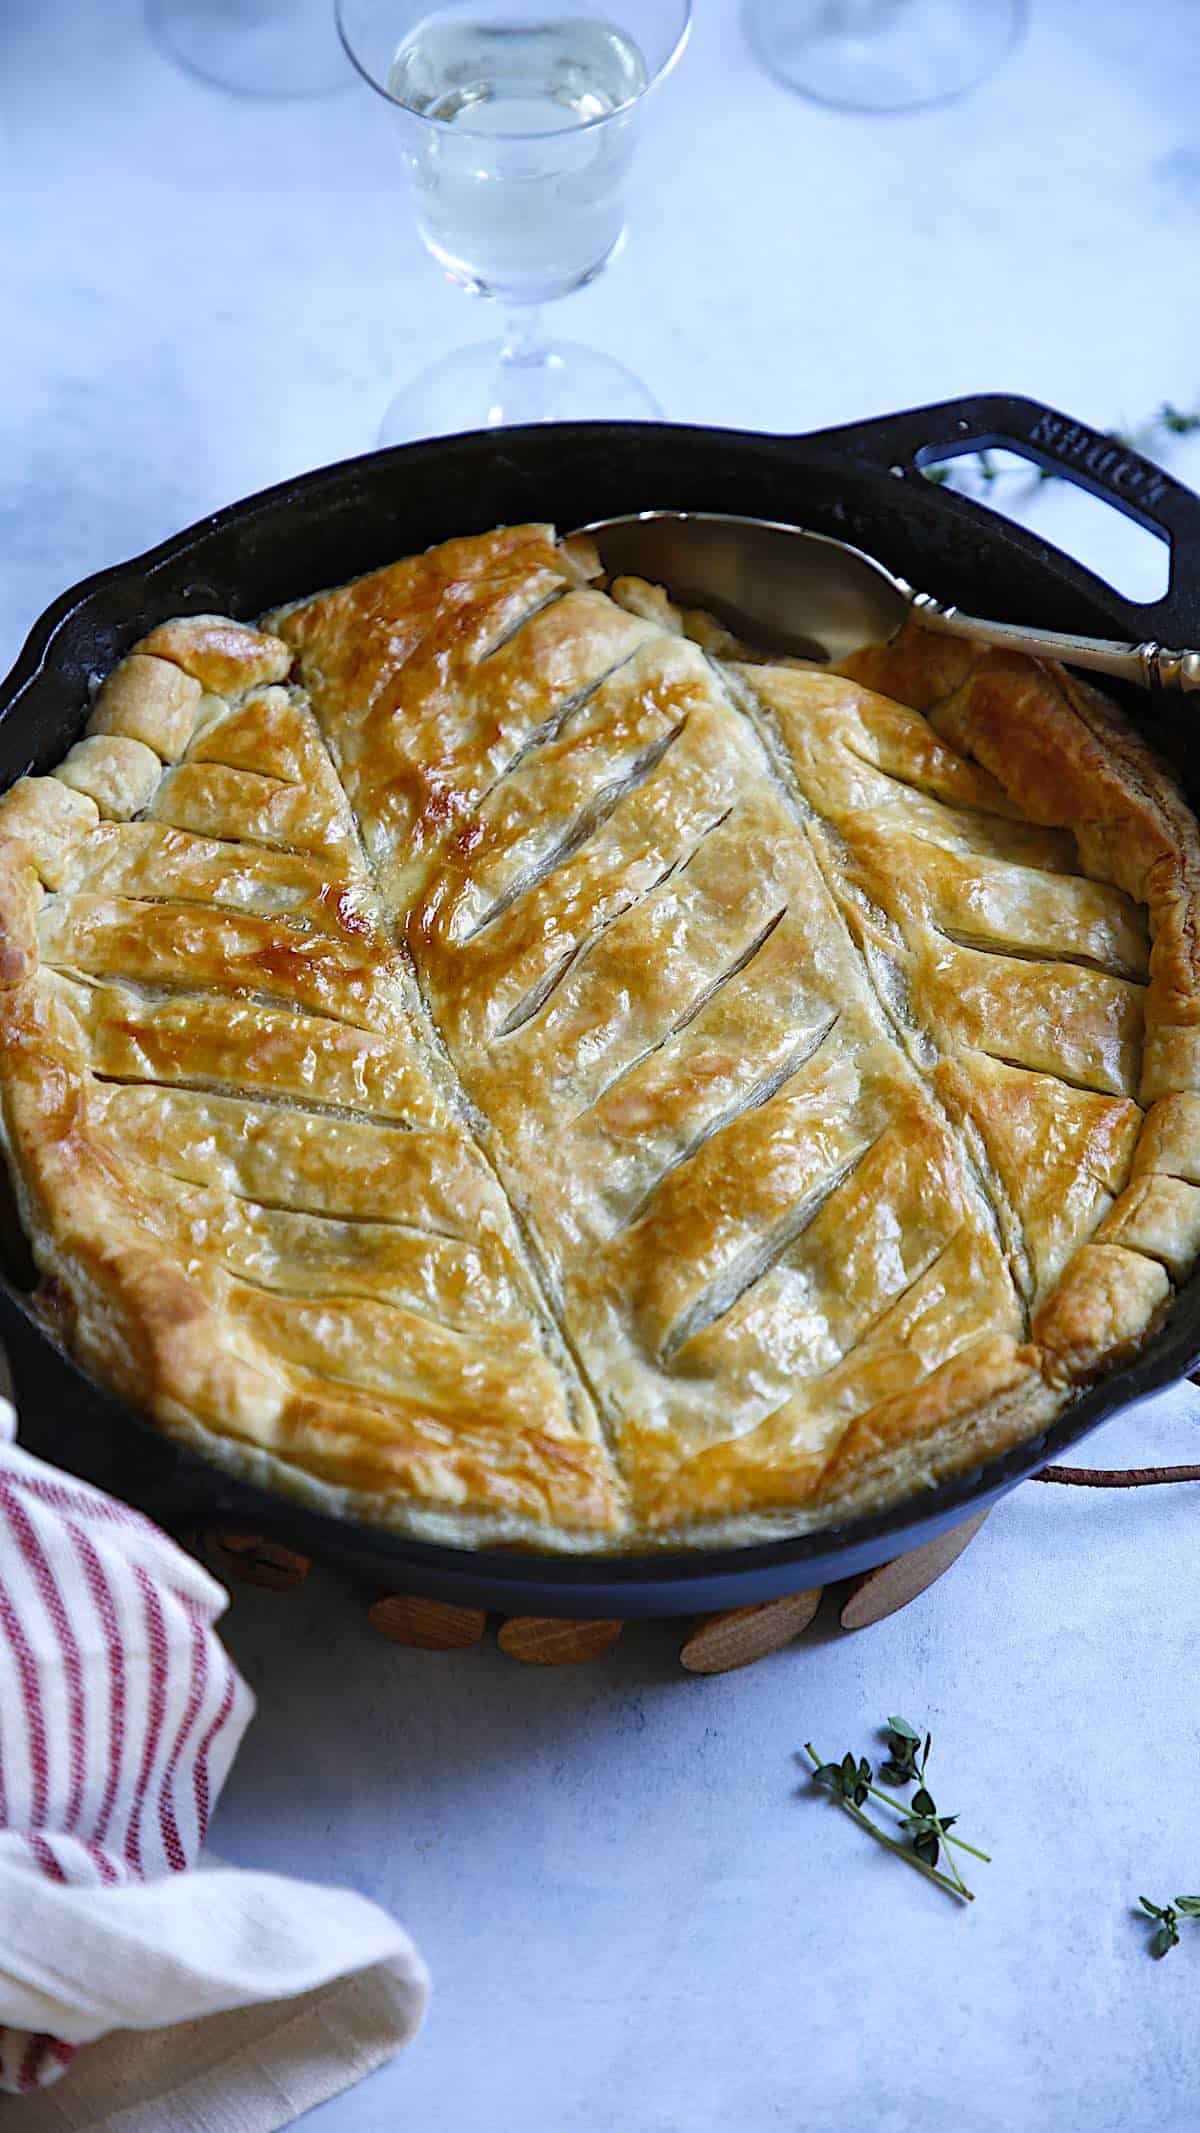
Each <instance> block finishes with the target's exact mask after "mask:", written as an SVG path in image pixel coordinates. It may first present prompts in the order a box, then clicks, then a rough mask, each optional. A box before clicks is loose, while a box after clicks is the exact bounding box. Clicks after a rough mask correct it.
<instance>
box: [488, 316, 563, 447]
mask: <svg viewBox="0 0 1200 2133" xmlns="http://www.w3.org/2000/svg"><path fill="white" fill-rule="evenodd" d="M503 318H504V323H503V326H502V328H501V333H500V346H499V348H498V349H497V352H496V358H497V359H496V376H495V382H494V386H493V391H492V405H491V408H490V410H489V414H488V420H489V424H496V423H510V422H544V421H545V420H546V417H547V415H548V414H549V412H550V410H549V407H548V404H547V399H548V387H549V382H550V370H549V357H550V344H549V342H548V341H547V339H546V329H545V326H544V324H543V320H542V311H541V306H540V305H539V304H506V305H505V306H504V314H503Z"/></svg>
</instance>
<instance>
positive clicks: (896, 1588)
mask: <svg viewBox="0 0 1200 2133" xmlns="http://www.w3.org/2000/svg"><path fill="white" fill-rule="evenodd" d="M990 1508H991V1507H990V1505H989V1509H990ZM987 1515H988V1514H987V1511H979V1512H977V1513H976V1515H975V1517H974V1518H965V1519H964V1520H963V1522H962V1524H961V1526H953V1527H951V1529H950V1531H949V1533H939V1535H938V1537H937V1539H936V1540H931V1541H926V1543H925V1545H924V1547H923V1548H914V1549H912V1551H911V1552H910V1553H909V1554H908V1555H898V1556H896V1557H895V1559H894V1560H893V1561H892V1562H890V1563H881V1564H880V1567H879V1569H878V1570H868V1571H867V1573H866V1575H865V1576H864V1577H861V1578H856V1580H855V1582H854V1584H853V1586H852V1587H851V1590H850V1593H849V1596H848V1597H847V1598H846V1599H845V1600H844V1601H843V1602H842V1609H841V1613H840V1614H839V1616H838V1620H839V1621H840V1623H841V1625H842V1628H843V1629H868V1628H869V1627H870V1625H871V1623H872V1622H882V1621H883V1619H884V1616H885V1615H894V1614H896V1613H897V1612H898V1610H899V1609H900V1608H901V1607H907V1606H908V1603H909V1601H910V1600H915V1599H916V1597H917V1595H918V1593H922V1592H924V1591H925V1590H926V1587H927V1586H929V1585H932V1584H934V1583H936V1581H937V1579H938V1578H940V1577H942V1576H943V1575H944V1573H945V1572H946V1571H947V1570H949V1568H950V1565H951V1564H952V1563H956V1562H957V1561H958V1558H959V1556H960V1555H961V1554H962V1552H963V1550H964V1548H966V1547H967V1546H968V1545H969V1543H970V1542H971V1541H973V1540H974V1538H975V1535H976V1534H977V1533H978V1531H979V1528H980V1527H981V1525H982V1524H983V1522H984V1519H985V1518H986V1517H987Z"/></svg>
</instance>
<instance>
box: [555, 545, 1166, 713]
mask: <svg viewBox="0 0 1200 2133" xmlns="http://www.w3.org/2000/svg"><path fill="white" fill-rule="evenodd" d="M582 536H586V537H587V538H588V539H590V540H591V541H593V542H594V543H595V546H596V549H597V552H598V553H599V556H600V560H601V562H602V563H603V565H604V568H605V570H606V571H607V572H608V574H609V576H610V577H639V578H647V579H649V580H650V581H651V582H652V583H653V584H656V585H662V586H664V587H665V589H666V590H667V592H669V594H670V596H671V598H672V599H673V600H674V601H675V602H676V603H677V604H678V605H680V606H682V607H702V608H705V609H706V610H707V611H708V613H710V614H712V615H714V616H715V617H716V619H717V620H718V621H719V622H723V623H724V624H725V625H726V627H727V628H728V629H731V630H732V631H733V632H734V634H735V636H738V637H740V638H742V639H743V640H744V641H745V642H746V643H748V644H752V645H754V646H755V648H756V649H758V650H761V651H764V652H774V653H777V654H790V655H791V656H793V657H798V658H801V659H812V660H816V661H818V662H819V663H820V664H822V665H826V664H833V663H836V662H837V661H838V660H840V659H844V658H846V657H847V656H848V655H849V653H851V652H853V651H857V650H858V648H859V647H860V646H861V645H864V644H873V643H878V642H879V641H880V640H882V639H886V638H889V637H893V636H895V634H896V631H897V630H898V629H899V628H900V627H901V625H902V623H903V622H905V621H906V620H907V618H908V617H909V616H910V615H915V616H916V617H917V618H918V620H919V621H920V622H922V623H923V624H924V626H925V627H926V628H927V629H935V630H944V631H946V632H947V633H948V634H949V635H951V636H955V637H966V638H969V639H970V640H972V641H973V642H974V643H976V644H986V645H990V646H993V647H995V648H996V649H998V650H1003V651H1010V652H1024V653H1026V654H1028V655H1029V656H1030V657H1032V658H1034V659H1059V660H1062V661H1064V662H1065V664H1066V665H1068V666H1074V667H1087V668H1090V669H1091V670H1092V671H1094V672H1096V673H1099V674H1111V675H1115V676H1116V677H1117V678H1118V679H1119V680H1121V681H1132V682H1135V683H1137V684H1139V685H1140V686H1141V687H1142V688H1147V689H1148V688H1163V689H1182V690H1188V689H1200V652H1195V651H1183V652H1171V651H1167V650H1165V649H1164V648H1163V646H1162V645H1159V644H1155V643H1153V642H1148V643H1145V644H1120V643H1115V642H1112V641H1111V640H1108V639H1105V638H1098V637H1072V636H1066V635H1062V634H1060V633H1059V632H1058V631H1056V630H1034V629H1019V628H1017V627H1015V626H1013V625H1012V624H1010V623H1007V622H985V621H981V620H980V619H979V618H978V617H977V616H974V615H963V614H960V613H959V610H958V609H957V608H956V607H951V606H945V605H943V604H942V603H941V602H940V601H938V600H935V599H934V598H933V597H932V596H931V595H930V594H929V593H920V592H917V591H915V590H914V588H913V587H912V586H911V585H908V584H906V583H905V581H904V579H903V578H900V577H897V576H896V575H895V573H894V572H893V571H890V570H888V569H887V568H886V567H885V565H884V564H882V563H880V562H877V561H876V559H875V558H874V556H869V555H864V553H863V551H862V549H861V548H852V547H851V546H850V544H849V542H847V541H835V540H833V539H832V538H831V537H830V536H829V535H828V534H824V533H806V532H805V531H804V529H803V528H802V527H800V526H787V525H783V524H781V523H779V522H778V521H776V520H773V519H760V518H738V517H735V516H733V515H732V514H730V513H727V512H721V511H637V512H634V513H632V514H631V515H630V516H629V517H627V518H607V519H597V520H595V521H594V522H593V523H592V524H591V525H590V526H580V527H579V528H577V533H576V536H574V537H582Z"/></svg>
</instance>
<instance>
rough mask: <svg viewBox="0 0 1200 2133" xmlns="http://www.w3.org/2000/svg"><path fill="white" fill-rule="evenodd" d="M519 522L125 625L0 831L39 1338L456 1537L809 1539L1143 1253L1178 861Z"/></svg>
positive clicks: (1196, 1134)
mask: <svg viewBox="0 0 1200 2133" xmlns="http://www.w3.org/2000/svg"><path fill="white" fill-rule="evenodd" d="M595 576H596V568H595V562H594V558H592V559H589V557H588V554H587V552H586V550H584V549H580V548H577V547H573V546H572V545H571V544H566V545H559V544H558V543H557V542H556V540H555V537H554V535H553V532H552V530H551V529H550V528H548V527H545V526H517V527H508V528H503V529H500V530H498V531H496V532H493V533H490V534H487V535H484V536H482V537H476V538H470V539H463V540H456V541H450V542H448V543H446V544H445V545H444V546H442V547H440V548H437V549H434V550H433V551H431V552H430V553H428V554H426V555H421V556H416V557H412V558H410V559H408V560H406V561H403V562H400V563H397V564H394V565H393V566H391V567H389V568H387V569H383V570H379V571H376V572H374V573H372V574H371V575H370V576H368V577H365V578H361V579H359V580H357V581H356V582H355V583H353V584H350V585H346V586H343V587H341V588H339V589H337V590H335V591H332V592H325V593H321V594H319V595H317V596H316V597H315V598H311V599H306V600H302V601H300V602H299V603H298V604H296V605H294V606H291V607H288V608H285V609H282V610H280V611H279V612H278V613H277V614H274V615H272V616H269V617H268V618H267V619H266V621H265V622H264V623H263V625H262V626H261V627H260V628H251V627H248V626H246V625H244V624H241V623H238V622H233V621H229V620H225V619H221V618H213V617H203V616H201V617H198V618H192V619H187V620H179V621H174V622H169V623H166V624H165V625H163V626H161V627H159V628H157V629H154V630H152V631H151V633H150V635H149V636H148V637H146V638H145V639H144V641H143V642H142V643H141V644H140V645H139V646H138V648H137V650H136V651H134V652H132V653H131V654H130V655H129V657H128V658H126V659H125V660H124V661H123V662H122V663H121V664H120V665H119V666H118V667H117V668H116V669H115V671H114V672H113V673H111V674H110V675H109V676H108V678H107V680H106V681H105V682H104V684H103V686H102V687H101V689H100V691H99V694H98V696H97V697H96V700H95V704H94V707H93V709H92V713H91V717H90V720H89V722H88V726H87V734H86V738H84V739H83V740H81V741H80V742H78V744H77V745H76V746H75V747H74V748H72V749H71V751H70V753H69V754H68V755H67V757H66V759H65V761H64V762H63V763H62V764H60V766H59V767H58V769H57V770H55V771H54V772H53V774H52V775H50V776H48V777H27V778H23V779H21V780H20V782H19V783H18V784H16V785H15V786H14V787H13V788H12V789H11V791H10V792H8V793H7V794H6V795H5V797H4V798H3V800H2V801H0V924H2V937H0V983H2V985H3V988H4V1006H3V1014H2V1021H0V1096H2V1104H3V1128H4V1139H5V1144H6V1147H7V1152H8V1158H9V1163H10V1166H11V1169H12V1172H13V1176H14V1179H15V1184H16V1190H17V1195H18V1200H19V1206H20V1210H21V1215H22V1219H23V1221H24V1224H25V1226H26V1229H27V1231H28V1235H29V1238H30V1240H31V1242H32V1247H33V1251H34V1254H35V1256H36V1259H37V1262H38V1266H39V1268H40V1271H41V1275H42V1290H41V1295H42V1300H43V1305H44V1309H45V1312H46V1314H47V1317H48V1319H49V1320H50V1322H51V1324H52V1326H53V1328H54V1329H55V1331H56V1332H57V1334H58V1336H59V1337H60V1338H61V1339H62V1340H63V1341H64V1342H65V1343H66V1344H67V1345H68V1346H69V1347H70V1348H71V1349H72V1350H73V1352H74V1353H75V1354H76V1355H77V1356H78V1357H79V1358H80V1359H81V1361H82V1362H83V1363H84V1364H86V1365H87V1366H88V1367H89V1368H90V1369H91V1370H92V1371H94V1372H95V1374H96V1375H97V1376H98V1377H99V1378H101V1379H103V1380H104V1381H106V1382H107V1383H108V1384H109V1385H111V1386H113V1387H115V1388H116V1389H117V1390H118V1391H119V1392H120V1393H121V1394H123V1395H124V1396H125V1397H126V1398H127V1399H128V1400H130V1401H131V1402H134V1403H136V1404H137V1405H138V1406H140V1407H142V1408H144V1409H146V1410H148V1411H149V1412H150V1413H151V1414H152V1415H153V1416H155V1417H156V1418H157V1420H158V1421H159V1422H160V1423H161V1424H162V1425H163V1427H165V1428H166V1429H167V1430H169V1431H171V1432H172V1433H173V1434H175V1435H176V1436H179V1437H182V1438H184V1439H186V1440H188V1441H189V1442H191V1443H192V1444H194V1445H197V1446H200V1447H202V1448H203V1450H204V1451H205V1452H206V1453H207V1454H208V1455H209V1456H210V1457H212V1458H213V1459H216V1460H218V1461H219V1462H221V1463H222V1464H223V1465H225V1466H226V1467H229V1468H232V1469H234V1470H236V1471H238V1472H240V1473H241V1474H243V1475H246V1476H248V1477H250V1478H252V1479H254V1480H257V1481H260V1482H266V1483H268V1484H270V1485H273V1486H277V1487H280V1488H284V1489H286V1490H288V1491H290V1492H292V1493H297V1494H302V1495H304V1496H306V1497H307V1498H308V1499H309V1500H310V1501H312V1502H315V1503H317V1504H319V1505H321V1506H324V1507H326V1508H332V1509H334V1510H337V1511H342V1512H347V1513H351V1514H353V1515H354V1516H357V1517H359V1518H366V1519H371V1520H376V1521H381V1522H384V1523H387V1524H389V1525H393V1526H397V1527H400V1528H403V1529H405V1530H407V1531H409V1532H411V1533H414V1534H418V1535H422V1536H425V1537H429V1538H435V1539H439V1540H450V1541H452V1542H454V1543H457V1544H462V1545H478V1544H482V1543H484V1542H510V1543H521V1544H526V1545H534V1546H537V1547H541V1548H556V1549H575V1550H580V1549H621V1548H626V1549H628V1548H636V1549H642V1548H646V1547H656V1546H673V1547H685V1546H688V1545H700V1544H704V1545H710V1544H712V1543H714V1542H730V1541H740V1540H749V1539H757V1538H764V1537H768V1536H772V1535H777V1534H780V1533H788V1532H796V1531H801V1530H803V1529H805V1528H809V1527H815V1526H820V1525H825V1524H828V1523H830V1522H832V1521H833V1520H835V1519H841V1518H842V1517H844V1516H846V1515H847V1514H851V1513H859V1512H864V1511H867V1510H869V1509H873V1508H876V1507H878V1506H880V1505H882V1504H884V1503H887V1502H889V1501H892V1500H894V1499H896V1498H898V1497H901V1496H903V1495H906V1494H910V1493H913V1492H916V1491H919V1490H921V1489H923V1488H925V1487H927V1486H928V1485H930V1484H932V1483H933V1482H935V1481H936V1480H937V1479H938V1478H939V1477H941V1476H943V1475H945V1474H947V1473H949V1472H952V1471H955V1470H958V1469H962V1468H965V1467H968V1466H971V1465H974V1464H976V1463H977V1462H979V1461H981V1460H982V1459H984V1458H985V1457H986V1456H988V1455H991V1454H994V1453H996V1452H999V1451H1000V1450H1002V1449H1003V1448H1004V1447H1006V1446H1009V1445H1013V1444H1015V1443H1017V1442H1019V1441H1020V1440H1022V1439H1024V1438H1027V1437H1029V1436H1031V1435H1033V1434H1034V1433H1036V1432H1037V1431H1039V1430H1040V1429H1042V1428H1043V1426H1044V1425H1045V1424H1046V1423H1047V1422H1049V1421H1050V1419H1051V1418H1052V1417H1053V1416H1054V1415H1056V1414H1057V1413H1059V1411H1060V1410H1061V1409H1062V1408H1063V1407H1064V1406H1065V1405H1066V1404H1067V1403H1068V1402H1070V1401H1071V1400H1072V1399H1073V1398H1074V1397H1075V1396H1076V1394H1077V1392H1078V1389H1079V1388H1080V1387H1081V1386H1083V1385H1085V1384H1086V1383H1087V1382H1088V1381H1089V1380H1091V1379H1093V1378H1095V1377H1096V1376H1097V1375H1098V1374H1100V1373H1102V1372H1104V1371H1105V1370H1106V1369H1108V1368H1110V1367H1111V1366H1113V1365H1114V1364H1117V1363H1119V1362H1121V1361H1122V1360H1124V1359H1126V1358H1127V1357H1128V1356H1129V1355H1130V1354H1131V1353H1132V1352H1133V1351H1134V1350H1136V1349H1137V1347H1138V1346H1139V1344H1140V1343H1141V1342H1143V1341H1144V1340H1145V1338H1146V1336H1147V1335H1148V1333H1149V1332H1150V1331H1151V1330H1152V1329H1153V1328H1154V1326H1155V1325H1156V1324H1157V1322H1158V1321H1159V1320H1160V1318H1161V1316H1162V1314H1163V1313H1164V1311H1165V1310H1166V1308H1167V1306H1168V1304H1169V1302H1170V1299H1171V1296H1172V1293H1173V1288H1174V1286H1175V1285H1176V1284H1178V1283H1179V1282H1180V1281H1181V1280H1182V1279H1183V1278H1184V1277H1185V1276H1186V1275H1187V1273H1188V1271H1189V1269H1190V1268H1191V1266H1192V1264H1193V1262H1194V1260H1195V1258H1196V1255H1197V1249H1198V1246H1200V1094H1198V1093H1197V1092H1198V1091H1200V983H1198V956H1200V949H1198V946H1197V943H1198V939H1200V831H1198V828H1197V823H1196V821H1195V820H1194V818H1193V816H1192V814H1191V813H1190V811H1189V809H1188V808H1187V806H1186V804H1185V803H1184V801H1183V799H1182V797H1181V795H1180V792H1179V791H1178V789H1177V787H1176V785H1175V783H1174V781H1173V778H1172V776H1171V774H1170V773H1169V772H1168V771H1167V770H1166V769H1165V768H1164V767H1163V766H1162V765H1161V764H1160V763H1159V762H1157V761H1156V760H1155V758H1154V757H1153V756H1152V755H1151V753H1150V752H1149V750H1148V749H1147V747H1146V746H1145V744H1144V743H1143V742H1142V740H1141V739H1140V738H1139V737H1138V736H1137V734H1136V733H1135V732H1134V731H1133V729H1132V728H1131V727H1130V726H1129V725H1128V724H1127V723H1126V722H1125V720H1124V719H1123V718H1122V717H1121V716H1120V715H1119V714H1118V713H1117V711H1116V710H1115V709H1113V707H1112V706H1111V705H1110V704H1109V703H1107V702H1106V701H1105V699H1104V698H1102V697H1101V696H1099V695H1097V694H1096V693H1095V692H1094V691H1093V690H1092V689H1090V688H1088V687H1085V686H1084V685H1083V684H1082V683H1080V682H1079V681H1077V680H1076V679H1075V678H1074V677H1072V676H1070V675H1067V674H1065V673H1063V672H1061V671H1060V670H1058V669H1056V668H1052V667H1048V666H1039V665H1035V664H1033V663H1031V662H1029V661H1026V660H1024V659H1020V658H1016V657H1012V656H1008V655H1004V654H1000V653H994V652H993V653H981V652H980V651H978V650H977V649H976V648H974V647H971V646H969V645H967V644H965V643H962V642H960V641H957V640H955V639H952V638H948V637H944V636H933V635H930V634H928V633H925V632H923V631H921V630H920V629H918V628H915V627H910V628H907V629H906V630H905V631H904V632H903V633H902V634H901V636H900V637H899V638H897V639H896V640H894V641H893V642H891V643H890V644H886V645H880V646H874V647H870V648H868V649H865V650H863V651H862V652H860V653H859V654H857V655H856V656H855V657H854V658H852V659H850V660H849V661H847V662H846V663H845V665H844V666H843V667H842V668H841V669H839V670H837V671H829V670H825V669H820V668H816V667H811V666H807V665H803V664H800V663H784V664H769V663H764V662H761V661H757V660H755V659H754V658H752V657H750V656H748V655H747V654H746V653H745V652H744V651H743V650H742V648H740V647H739V646H737V645H736V644H734V643H733V642H732V641H731V640H728V639H726V638H724V637H723V636H722V635H721V633H720V632H719V631H718V630H716V629H715V627H713V626H712V625H706V624H704V623H703V621H702V620H699V621H698V620H694V619H692V618H685V617H682V616H681V615H680V614H679V613H678V612H677V611H676V610H675V609H674V608H672V607H671V605H670V604H669V602H668V601H667V600H666V599H665V597H664V596H663V595H662V594H661V593H658V592H656V591H655V590H654V589H653V588H651V587H648V586H644V585H640V584H637V583H632V582H627V581H618V582H617V583H616V584H614V585H612V586H611V587H609V588H608V589H607V590H605V589H602V588H601V586H600V585H599V584H598V583H596V582H594V580H595Z"/></svg>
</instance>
